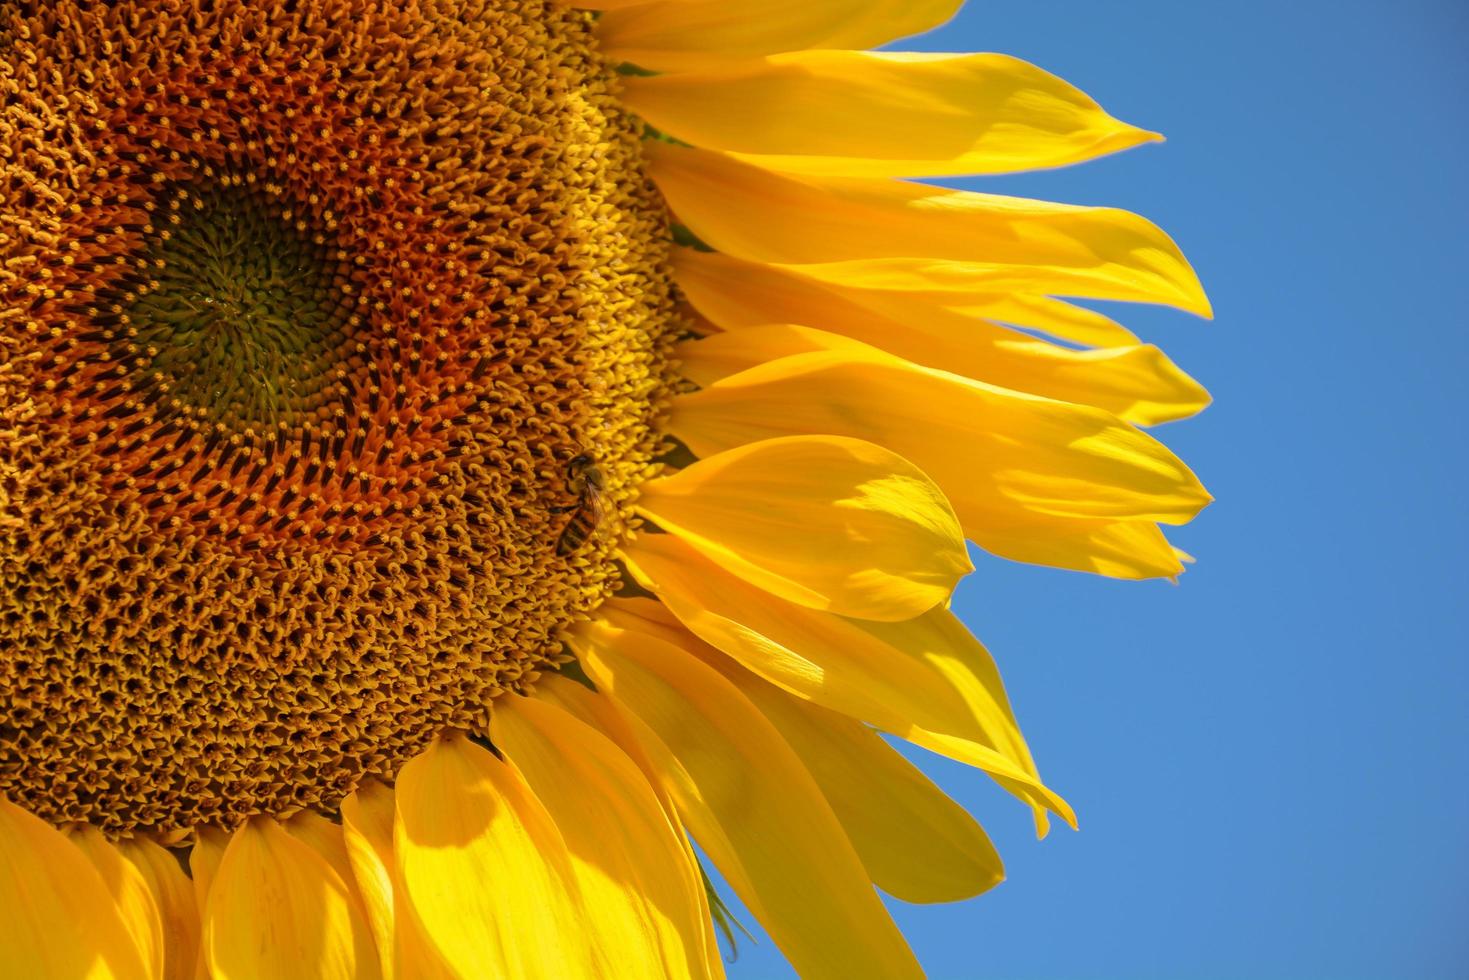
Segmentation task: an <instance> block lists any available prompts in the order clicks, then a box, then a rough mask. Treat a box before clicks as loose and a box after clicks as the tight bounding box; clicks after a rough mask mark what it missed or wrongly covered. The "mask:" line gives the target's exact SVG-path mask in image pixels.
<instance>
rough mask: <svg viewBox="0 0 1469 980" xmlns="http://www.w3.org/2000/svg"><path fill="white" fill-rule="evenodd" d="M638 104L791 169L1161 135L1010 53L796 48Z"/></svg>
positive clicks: (661, 86) (1088, 149)
mask: <svg viewBox="0 0 1469 980" xmlns="http://www.w3.org/2000/svg"><path fill="white" fill-rule="evenodd" d="M624 101H626V103H627V105H628V107H629V108H631V109H632V110H633V111H634V112H636V113H637V114H638V115H640V116H642V117H643V118H644V119H646V120H647V121H648V122H649V123H651V124H652V125H654V126H656V127H657V128H658V129H659V130H661V131H662V132H664V133H667V134H669V135H671V136H674V137H676V138H678V139H680V140H682V141H684V142H686V143H692V144H694V145H695V146H700V147H704V148H706V149H711V150H725V151H728V152H731V153H732V154H733V155H735V156H737V157H740V158H743V159H747V160H748V161H749V162H750V163H754V164H758V165H760V166H763V167H769V168H771V169H774V170H783V171H790V172H794V173H806V174H824V175H833V176H848V177H937V176H946V175H947V176H952V175H958V174H995V173H1007V172H1013V171H1018V170H1035V169H1039V168H1042V167H1059V166H1063V165H1065V164H1069V163H1078V162H1080V161H1082V160H1088V159H1091V158H1092V157H1097V156H1101V155H1103V154H1106V153H1114V152H1116V151H1118V150H1125V149H1127V148H1128V147H1132V146H1136V145H1138V144H1139V143H1143V142H1147V141H1149V140H1156V139H1159V138H1160V137H1158V135H1157V134H1156V133H1149V132H1147V131H1146V130H1141V129H1138V128H1136V127H1134V126H1129V125H1127V124H1126V123H1123V122H1120V121H1118V120H1116V119H1113V118H1112V117H1111V116H1109V115H1107V113H1105V112H1103V111H1102V108H1101V106H1099V105H1097V104H1096V103H1095V102H1093V101H1092V100H1091V99H1090V98H1088V97H1087V95H1086V94H1085V93H1083V92H1081V91H1079V90H1077V89H1075V88H1073V87H1072V86H1070V85H1068V84H1066V82H1064V81H1062V80H1061V79H1059V78H1057V77H1056V76H1055V75H1052V74H1050V73H1049V72H1045V71H1042V70H1041V69H1039V68H1037V67H1035V66H1034V65H1030V64H1027V63H1026V62H1024V61H1021V60H1019V59H1018V58H1011V57H1008V56H1006V55H1001V54H957V55H956V54H930V53H921V54H920V53H910V52H881V53H879V52H874V51H795V52H791V53H789V54H778V55H772V56H770V57H767V58H763V59H760V60H758V61H751V62H745V63H740V64H736V65H728V66H713V67H705V68H703V69H696V70H693V71H689V72H684V73H681V74H672V75H656V76H652V77H645V78H636V77H634V78H629V79H627V80H626V86H625V96H624Z"/></svg>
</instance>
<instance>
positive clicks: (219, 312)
mask: <svg viewBox="0 0 1469 980" xmlns="http://www.w3.org/2000/svg"><path fill="white" fill-rule="evenodd" d="M166 200H167V201H168V204H167V206H166V207H165V208H163V209H161V210H162V212H163V217H162V219H161V220H159V221H157V222H156V223H158V224H160V225H162V228H161V229H160V230H159V232H158V234H157V237H156V238H155V239H154V241H153V242H152V247H151V248H150V249H149V250H148V251H147V253H146V255H145V258H144V262H143V263H142V266H143V269H142V272H141V277H142V278H143V279H144V280H145V281H144V282H142V283H140V284H138V285H137V287H136V289H135V291H134V292H133V293H132V295H131V301H130V302H126V303H124V315H125V317H126V322H127V324H128V326H129V327H130V328H131V329H130V330H128V335H129V336H128V342H129V344H131V345H135V346H136V347H138V348H141V352H140V353H141V355H142V357H141V359H140V363H138V365H137V368H138V370H139V373H141V374H144V375H149V376H151V378H152V381H153V383H154V384H155V385H156V386H157V388H158V389H159V390H160V392H161V393H162V394H164V395H165V397H167V398H168V399H170V400H171V401H172V402H175V403H177V404H176V406H175V407H179V408H185V407H187V408H192V409H194V410H195V411H196V412H197V413H199V414H202V415H203V417H204V418H206V419H208V420H209V421H211V422H215V423H219V424H223V425H225V426H226V427H227V428H229V429H231V430H249V429H256V430H273V429H275V428H276V427H277V426H278V425H288V426H289V425H294V424H297V423H300V422H303V421H321V420H323V419H324V417H325V416H327V415H329V414H330V413H331V411H332V410H333V407H334V406H335V405H339V404H342V403H343V402H344V401H346V400H347V399H348V398H349V394H350V392H349V389H348V387H347V386H346V385H345V384H344V383H343V382H344V379H345V377H346V376H347V375H348V374H349V373H351V371H350V369H351V367H353V365H352V364H351V361H352V360H353V358H352V356H351V355H352V353H353V352H352V342H351V339H350V337H351V334H350V328H351V326H353V325H354V324H355V322H356V320H357V318H356V317H355V316H354V315H353V314H352V312H351V301H352V295H353V292H354V289H353V287H352V285H351V283H350V282H349V280H348V274H347V273H348V270H347V265H346V263H345V262H343V261H342V256H341V255H340V254H339V252H338V251H337V249H335V248H334V247H333V245H332V244H331V243H329V242H328V241H327V239H326V238H325V237H324V234H323V232H322V231H321V230H319V228H318V216H316V215H307V214H304V213H302V212H301V211H299V210H298V209H296V208H293V207H292V206H291V202H289V201H287V200H283V199H282V198H281V197H280V196H279V194H278V193H275V192H274V191H273V189H270V188H262V189H256V188H254V187H251V188H246V187H244V186H235V185H233V184H232V183H229V182H225V183H221V184H218V185H215V186H213V187H209V188H204V189H197V188H194V189H191V188H180V189H179V190H177V191H176V192H175V193H174V194H172V195H170V196H169V197H167V198H166Z"/></svg>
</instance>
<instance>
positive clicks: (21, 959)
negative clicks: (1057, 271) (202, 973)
mask: <svg viewBox="0 0 1469 980" xmlns="http://www.w3.org/2000/svg"><path fill="white" fill-rule="evenodd" d="M151 953H152V951H151V950H150V951H148V953H147V954H145V953H144V952H143V951H142V950H140V949H139V948H138V944H137V943H136V942H135V941H134V939H133V935H132V933H131V932H130V931H129V929H128V925H127V923H126V922H125V920H124V917H123V914H122V912H121V911H120V910H119V908H118V905H117V903H116V901H115V900H114V899H113V893H112V891H111V890H110V889H109V888H108V886H107V884H106V882H105V881H104V880H103V878H102V875H101V874H100V873H99V872H98V870H97V868H96V867H95V866H94V865H93V864H92V862H91V861H90V860H88V858H87V856H86V855H85V854H83V853H82V850H81V848H79V847H78V846H77V845H76V844H75V843H73V842H71V841H69V840H67V839H66V837H65V835H63V834H62V833H61V832H60V831H58V830H56V829H55V828H53V827H51V826H50V825H48V824H47V823H46V822H45V821H43V820H40V819H38V818H37V817H34V816H32V815H31V814H29V813H27V812H26V811H25V810H22V809H21V808H20V807H18V806H16V805H15V804H13V803H11V802H10V801H9V800H7V799H4V798H3V797H0V977H15V978H17V980H20V978H24V980H78V978H83V980H143V978H145V977H148V976H150V975H153V974H152V971H151V969H150V967H151V964H150V963H149V961H148V959H147V958H145V956H146V957H149V958H151Z"/></svg>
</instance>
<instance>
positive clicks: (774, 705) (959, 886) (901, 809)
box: [696, 641, 1005, 902]
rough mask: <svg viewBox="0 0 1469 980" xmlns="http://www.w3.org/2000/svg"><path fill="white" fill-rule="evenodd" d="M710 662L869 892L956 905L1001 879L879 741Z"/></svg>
mask: <svg viewBox="0 0 1469 980" xmlns="http://www.w3.org/2000/svg"><path fill="white" fill-rule="evenodd" d="M696 642H697V641H696ZM713 656H714V657H716V658H718V659H717V661H716V660H713V659H706V662H708V663H709V664H710V666H713V667H716V668H718V667H720V662H721V661H722V663H723V664H724V665H725V667H726V669H724V670H722V671H721V672H722V673H724V674H725V676H726V677H728V678H729V679H730V681H731V682H732V683H734V684H735V686H737V687H738V688H739V689H740V691H741V692H743V693H744V695H745V696H746V697H747V698H749V699H750V700H751V701H752V702H754V704H755V706H756V707H757V708H759V709H760V712H761V714H763V715H765V717H766V718H767V719H769V721H770V723H771V724H772V725H774V726H775V727H776V729H777V730H778V731H779V732H780V734H781V737H782V738H784V739H785V740H786V743H787V744H788V745H790V747H791V748H792V749H794V750H795V752H796V754H797V755H798V756H800V757H801V761H802V762H804V763H805V764H806V768H807V770H809V771H810V773H811V775H812V777H813V778H815V780H816V783H817V785H819V786H820V787H821V792H822V794H823V795H824V796H825V797H826V799H827V802H829V803H830V804H831V808H832V810H833V811H835V812H836V815H837V818H838V819H839V820H841V822H842V829H843V830H845V831H846V832H847V838H848V839H849V840H850V841H851V842H852V847H853V848H854V849H855V850H856V852H857V856H858V857H860V858H861V859H862V864H863V866H864V867H866V868H867V874H868V877H870V878H871V879H872V882H873V884H875V885H877V887H879V888H881V889H882V890H883V891H885V892H887V893H888V894H889V895H892V896H894V897H895V898H900V899H902V900H903V901H905V902H957V901H959V900H961V899H965V898H972V897H973V896H975V895H978V894H979V893H981V892H983V891H987V890H988V889H990V888H993V887H994V886H995V885H997V884H999V883H1000V882H1001V881H1003V880H1004V879H1005V867H1004V864H1003V863H1002V862H1001V861H1000V856H999V854H997V853H996V852H995V848H994V845H993V844H991V843H990V839H989V836H988V835H986V834H985V832H984V829H983V828H981V827H980V826H979V824H977V823H975V821H974V818H973V817H971V816H970V815H969V814H968V813H966V812H964V808H963V807H961V806H960V805H959V804H957V803H955V802H954V801H953V800H951V799H949V798H948V797H947V796H945V795H944V792H943V791H942V790H940V789H939V788H938V787H937V786H935V785H934V784H933V782H932V781H930V780H929V778H928V777H927V776H925V775H923V773H921V772H919V771H918V768H917V767H916V766H914V765H913V764H912V763H910V762H908V760H906V759H904V758H903V757H902V756H901V755H900V754H899V753H898V752H897V751H895V750H894V749H893V748H892V747H891V746H890V745H888V744H887V743H886V742H884V741H883V740H882V736H880V735H878V734H877V732H875V731H873V730H872V729H871V728H868V727H867V726H866V725H863V724H862V723H860V722H858V721H854V720H853V719H851V718H848V717H847V716H845V715H841V714H838V713H836V712H835V711H828V710H827V709H825V708H821V707H818V706H817V705H815V704H812V703H811V702H809V701H804V700H801V699H800V698H795V697H792V696H791V695H789V694H787V693H785V692H784V691H782V690H780V689H779V688H777V687H776V686H775V685H773V684H770V683H769V682H767V681H764V680H761V679H760V678H758V677H756V676H755V675H754V674H752V673H750V672H749V671H747V670H745V669H744V668H743V667H741V666H739V665H738V664H736V663H735V662H734V661H732V660H730V659H729V658H727V657H724V656H723V655H721V654H718V653H714V654H713Z"/></svg>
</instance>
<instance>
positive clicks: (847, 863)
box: [577, 624, 920, 978]
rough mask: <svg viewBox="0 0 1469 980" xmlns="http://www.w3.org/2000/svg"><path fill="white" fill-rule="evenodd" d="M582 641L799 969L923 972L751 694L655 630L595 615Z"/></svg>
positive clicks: (731, 877)
mask: <svg viewBox="0 0 1469 980" xmlns="http://www.w3.org/2000/svg"><path fill="white" fill-rule="evenodd" d="M577 642H578V643H580V644H581V647H580V652H581V653H582V657H583V660H582V662H583V665H584V666H585V667H586V670H587V673H588V674H589V675H590V676H591V678H592V679H593V680H594V681H595V682H596V684H597V686H598V688H599V689H600V690H601V691H602V692H603V693H605V694H607V695H609V696H611V697H613V698H614V699H616V700H617V701H618V703H619V704H621V705H623V706H624V707H625V708H626V710H627V712H628V714H629V715H630V716H631V717H632V719H633V720H634V727H635V728H636V730H637V731H638V735H639V738H640V739H641V740H642V742H643V746H644V748H645V749H646V750H647V752H648V753H649V754H650V755H651V756H653V757H654V759H655V761H656V764H657V766H658V770H659V772H660V773H661V774H662V775H663V779H664V782H665V786H666V787H667V789H668V791H669V793H670V794H671V795H672V796H673V798H674V800H675V801H676V802H677V804H678V807H679V814H680V816H681V817H682V819H683V823H684V825H685V826H686V827H688V829H689V830H690V832H691V833H692V834H693V835H694V837H695V839H697V840H698V842H699V844H700V846H701V847H703V849H704V851H705V852H706V853H707V854H708V855H709V856H710V858H712V859H713V861H714V863H715V864H716V865H718V867H719V869H720V871H722V872H723V873H724V876H725V879H726V880H727V881H729V883H730V885H731V886H732V887H733V888H734V889H735V891H736V892H737V893H738V894H739V896H740V898H741V899H742V900H743V901H744V902H745V905H746V906H747V907H748V908H749V909H750V911H751V912H753V913H754V914H755V915H756V916H757V917H758V918H759V919H760V921H761V923H762V924H763V925H764V926H765V928H766V931H767V932H769V933H770V936H771V938H772V939H774V940H775V942H776V944H777V945H779V946H780V948H781V950H782V951H783V952H784V953H785V954H786V956H787V958H788V959H789V960H790V961H791V964H792V965H793V966H794V967H795V968H796V971H797V972H798V973H800V974H801V975H802V976H809V977H842V978H846V977H858V976H861V977H867V976H873V977H905V976H919V975H920V971H919V969H918V964H917V963H916V962H915V961H914V959H913V954H912V953H911V952H910V951H909V949H908V947H907V944H906V943H905V942H904V941H903V937H902V936H901V935H900V934H899V933H898V930H897V928H896V927H895V926H894V925H893V922H892V919H891V918H890V917H889V916H888V914H887V911H886V910H885V909H884V908H883V906H882V903H881V902H880V901H879V900H878V898H877V895H876V893H875V892H873V890H872V886H871V885H870V884H869V883H868V881H867V876H866V872H865V871H864V869H863V867H862V864H861V862H860V861H859V860H858V859H857V856H856V854H855V853H854V852H853V851H852V848H851V845H850V844H849V843H848V841H847V838H846V835H845V834H844V833H843V831H842V829H841V825H840V824H839V823H838V821H837V819H836V816H835V815H834V814H833V813H832V811H831V807H830V805H829V804H828V803H827V802H826V800H825V798H823V797H822V795H821V791H820V789H819V788H818V787H817V785H816V783H815V781H814V780H813V779H812V778H811V775H810V774H809V773H808V772H806V770H805V768H804V767H803V766H802V765H801V762H800V760H799V759H798V758H797V757H796V756H795V754H794V753H793V752H792V751H791V750H790V748H789V747H788V746H787V745H786V744H785V742H784V741H783V740H782V739H781V737H780V735H779V733H778V732H776V731H775V729H774V728H772V727H771V725H770V723H769V722H767V721H766V720H765V719H764V718H763V717H762V716H761V715H760V712H759V711H758V710H757V709H756V708H755V706H754V705H752V704H751V703H750V702H749V700H748V699H746V698H745V697H744V696H743V695H741V694H740V693H739V691H738V690H736V689H735V688H734V687H733V685H731V684H730V683H729V681H727V680H725V679H724V678H723V677H721V676H720V675H719V674H718V673H717V672H715V671H714V670H713V669H711V668H710V667H708V666H706V665H704V664H702V663H700V662H699V661H698V660H697V659H696V658H694V657H693V656H691V655H689V654H687V653H685V652H684V651H682V650H679V649H677V648H675V647H671V646H669V645H668V644H666V643H664V642H663V641H661V640H659V639H657V638H655V637H652V636H648V635H645V634H640V633H634V632H631V631H625V630H616V629H611V628H609V627H606V626H599V625H596V624H592V625H590V626H588V627H587V628H586V630H585V632H584V633H582V634H581V635H580V637H579V639H578V640H577Z"/></svg>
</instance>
